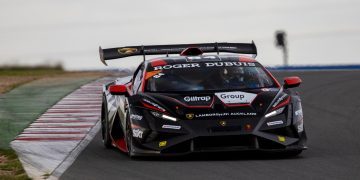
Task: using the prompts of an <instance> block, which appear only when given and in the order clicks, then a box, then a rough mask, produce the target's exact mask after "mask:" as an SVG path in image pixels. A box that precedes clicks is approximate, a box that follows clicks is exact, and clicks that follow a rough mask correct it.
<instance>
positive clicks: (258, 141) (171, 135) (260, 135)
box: [131, 111, 307, 156]
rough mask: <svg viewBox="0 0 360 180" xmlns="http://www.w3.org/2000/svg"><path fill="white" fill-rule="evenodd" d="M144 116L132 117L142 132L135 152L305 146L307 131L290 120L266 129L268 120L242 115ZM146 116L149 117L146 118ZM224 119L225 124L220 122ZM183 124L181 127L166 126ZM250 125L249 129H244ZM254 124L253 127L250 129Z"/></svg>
mask: <svg viewBox="0 0 360 180" xmlns="http://www.w3.org/2000/svg"><path fill="white" fill-rule="evenodd" d="M142 113H143V114H144V117H145V118H144V119H143V120H141V121H137V120H131V123H132V124H134V125H135V127H137V128H140V129H141V130H142V131H143V136H142V137H141V138H133V139H134V141H133V148H132V153H133V154H134V155H144V156H146V155H183V154H189V153H194V152H223V151H293V150H304V149H306V148H307V147H306V140H307V138H306V133H305V131H302V132H300V133H299V132H297V128H296V125H294V123H292V122H291V121H289V122H286V123H284V124H282V125H279V126H274V128H266V127H264V126H263V124H265V123H266V121H267V119H265V118H258V119H257V120H254V118H243V119H226V120H214V119H210V120H179V121H176V122H172V121H168V120H162V119H155V118H154V117H152V116H151V115H150V113H149V112H147V111H144V112H142ZM145 119H146V120H145ZM221 121H225V122H226V124H225V125H221ZM164 125H169V126H170V127H180V129H175V128H173V129H168V128H163V126H164ZM245 127H247V128H245ZM249 127H251V128H249Z"/></svg>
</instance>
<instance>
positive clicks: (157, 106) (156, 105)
mask: <svg viewBox="0 0 360 180" xmlns="http://www.w3.org/2000/svg"><path fill="white" fill-rule="evenodd" d="M143 101H144V102H146V103H148V104H151V105H152V106H154V107H156V108H158V109H160V110H161V111H165V109H164V108H162V107H161V106H160V105H158V104H156V103H153V102H151V101H149V100H147V99H143Z"/></svg>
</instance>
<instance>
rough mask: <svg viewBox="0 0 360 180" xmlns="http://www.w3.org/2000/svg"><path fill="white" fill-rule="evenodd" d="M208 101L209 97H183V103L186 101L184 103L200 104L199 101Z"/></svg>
mask: <svg viewBox="0 0 360 180" xmlns="http://www.w3.org/2000/svg"><path fill="white" fill-rule="evenodd" d="M210 99H211V97H210V96H185V97H184V101H186V102H200V101H205V102H208V101H210Z"/></svg>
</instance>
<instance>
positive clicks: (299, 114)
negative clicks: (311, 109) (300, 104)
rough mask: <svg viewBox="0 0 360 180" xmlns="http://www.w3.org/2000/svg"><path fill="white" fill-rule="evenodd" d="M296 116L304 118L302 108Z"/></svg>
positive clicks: (296, 112)
mask: <svg viewBox="0 0 360 180" xmlns="http://www.w3.org/2000/svg"><path fill="white" fill-rule="evenodd" d="M295 116H300V117H302V116H303V111H302V108H300V109H299V110H297V111H295Z"/></svg>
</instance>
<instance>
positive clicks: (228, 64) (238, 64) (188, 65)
mask: <svg viewBox="0 0 360 180" xmlns="http://www.w3.org/2000/svg"><path fill="white" fill-rule="evenodd" d="M194 58H196V57H194ZM209 59H211V58H209ZM234 66H235V67H245V66H251V67H253V66H256V65H255V63H249V62H207V63H203V64H199V63H184V64H168V65H164V66H155V67H154V70H155V71H156V70H163V69H179V68H200V67H206V68H207V67H234Z"/></svg>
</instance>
